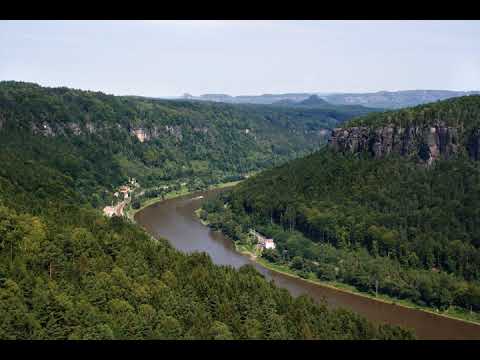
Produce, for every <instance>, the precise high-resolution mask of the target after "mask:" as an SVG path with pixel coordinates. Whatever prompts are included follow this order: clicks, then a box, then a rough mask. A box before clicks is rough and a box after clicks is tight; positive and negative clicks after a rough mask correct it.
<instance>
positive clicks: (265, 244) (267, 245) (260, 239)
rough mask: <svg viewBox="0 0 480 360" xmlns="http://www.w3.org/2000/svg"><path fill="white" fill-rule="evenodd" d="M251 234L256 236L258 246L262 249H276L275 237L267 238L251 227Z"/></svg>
mask: <svg viewBox="0 0 480 360" xmlns="http://www.w3.org/2000/svg"><path fill="white" fill-rule="evenodd" d="M250 235H252V236H253V237H254V239H255V240H256V241H257V246H258V247H260V248H261V249H275V247H276V246H275V241H273V239H270V238H267V237H265V236H263V235H262V234H260V233H258V232H257V231H255V230H253V229H250Z"/></svg>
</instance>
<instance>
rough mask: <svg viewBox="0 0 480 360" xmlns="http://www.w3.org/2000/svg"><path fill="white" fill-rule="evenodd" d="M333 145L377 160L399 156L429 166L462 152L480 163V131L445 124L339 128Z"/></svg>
mask: <svg viewBox="0 0 480 360" xmlns="http://www.w3.org/2000/svg"><path fill="white" fill-rule="evenodd" d="M329 144H330V146H331V147H332V148H333V149H335V150H336V151H341V152H343V153H360V152H365V153H369V154H371V155H372V156H373V157H375V158H381V157H384V156H386V155H388V154H391V153H395V154H399V155H401V156H407V157H415V158H417V159H418V160H420V161H422V162H426V163H427V164H431V163H432V162H433V161H434V160H436V159H438V158H440V157H442V158H449V157H451V156H452V155H453V154H456V153H459V152H461V151H466V153H467V154H468V155H469V156H470V157H471V158H472V159H475V160H478V159H480V131H479V129H474V130H473V131H470V133H469V134H463V133H462V129H458V128H455V127H451V126H446V125H445V123H444V122H436V123H433V124H432V125H429V126H422V127H420V126H415V125H412V126H406V127H400V126H397V125H393V124H388V125H385V126H382V127H378V128H371V127H367V126H359V127H349V128H337V129H334V130H333V131H332V135H331V138H330V141H329Z"/></svg>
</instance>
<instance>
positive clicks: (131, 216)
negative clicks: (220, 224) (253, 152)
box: [125, 180, 244, 225]
mask: <svg viewBox="0 0 480 360" xmlns="http://www.w3.org/2000/svg"><path fill="white" fill-rule="evenodd" d="M242 181H244V180H237V181H230V182H226V183H219V184H215V185H211V186H209V187H208V188H206V189H202V190H188V188H187V187H186V186H182V187H181V188H180V190H175V191H170V192H168V193H166V194H165V195H164V196H157V197H154V198H149V199H147V200H145V201H144V202H142V203H141V204H140V207H139V208H138V209H134V208H132V205H131V203H130V205H129V206H128V209H127V210H126V212H125V213H126V216H127V218H128V219H129V220H130V221H132V222H135V214H137V213H138V212H140V211H142V210H143V209H145V208H146V207H149V206H151V205H153V204H155V203H158V202H161V201H164V200H168V199H174V198H177V197H180V196H186V195H190V194H193V193H196V192H199V191H208V190H214V189H222V188H226V187H232V186H235V185H237V184H239V183H241V182H242ZM200 220H201V219H200ZM204 225H207V224H204Z"/></svg>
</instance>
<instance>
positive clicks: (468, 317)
mask: <svg viewBox="0 0 480 360" xmlns="http://www.w3.org/2000/svg"><path fill="white" fill-rule="evenodd" d="M200 212H201V209H197V210H196V211H195V215H196V216H197V217H198V218H199V219H200ZM200 221H201V222H202V224H203V225H205V226H209V223H208V221H205V220H202V219H200ZM234 244H235V250H236V251H237V252H238V253H240V254H242V255H245V256H248V257H249V258H250V259H251V260H252V261H255V262H257V263H258V264H260V265H261V266H263V267H264V268H266V269H268V270H271V271H275V272H278V273H281V274H283V275H286V276H289V277H292V278H296V279H302V280H304V281H307V282H309V283H312V284H315V285H317V286H323V287H327V288H330V289H333V290H336V291H341V292H344V293H348V294H350V295H355V296H361V297H364V298H367V299H370V300H373V301H378V302H382V303H386V304H391V305H395V306H402V307H404V308H408V309H412V310H418V311H423V312H426V313H429V314H433V315H436V316H442V317H445V318H449V319H452V320H456V321H463V322H466V323H470V324H474V325H479V326H480V314H478V313H473V314H470V312H468V311H465V310H463V309H458V308H454V307H451V308H449V309H447V310H446V311H443V312H440V311H438V310H437V311H435V310H433V309H432V308H428V307H422V306H420V305H417V304H415V303H413V302H411V301H408V300H404V299H397V298H393V297H390V296H388V295H384V294H379V295H378V296H374V295H370V294H367V293H365V292H361V291H359V290H358V289H356V288H355V287H354V286H352V285H348V284H344V283H340V282H327V281H323V280H320V279H318V278H316V277H313V276H312V277H310V278H304V277H301V276H299V275H298V274H297V273H296V272H295V271H294V270H293V269H291V268H290V267H288V266H285V265H279V264H274V263H271V262H269V261H268V260H266V259H264V258H262V257H261V253H259V252H258V251H257V250H256V248H255V247H254V246H253V245H252V246H248V245H244V244H238V243H237V242H234ZM479 331H480V327H479Z"/></svg>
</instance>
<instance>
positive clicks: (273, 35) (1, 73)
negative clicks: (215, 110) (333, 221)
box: [0, 20, 480, 97]
mask: <svg viewBox="0 0 480 360" xmlns="http://www.w3.org/2000/svg"><path fill="white" fill-rule="evenodd" d="M479 39H480V21H331V20H330V21H329V20H324V21H279V20H275V21H271V20H270V21H231V20H228V21H227V20H225V21H222V20H215V21H214V20H206V21H199V20H197V21H195V20H192V21H186V20H185V21H183V20H141V21H140V20H138V21H98V20H97V21H80V20H77V21H6V20H3V21H0V80H17V81H28V82H35V83H38V84H40V85H43V86H68V87H72V88H77V89H85V90H95V91H103V92H106V93H109V94H115V95H141V96H153V97H163V96H180V95H182V94H183V93H190V94H192V95H200V94H205V93H216V94H219V93H225V94H230V95H257V94H264V93H271V94H272V93H274V94H278V93H291V92H310V93H313V92H327V93H328V92H374V91H381V90H386V91H396V90H414V89H445V90H480V40H479Z"/></svg>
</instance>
